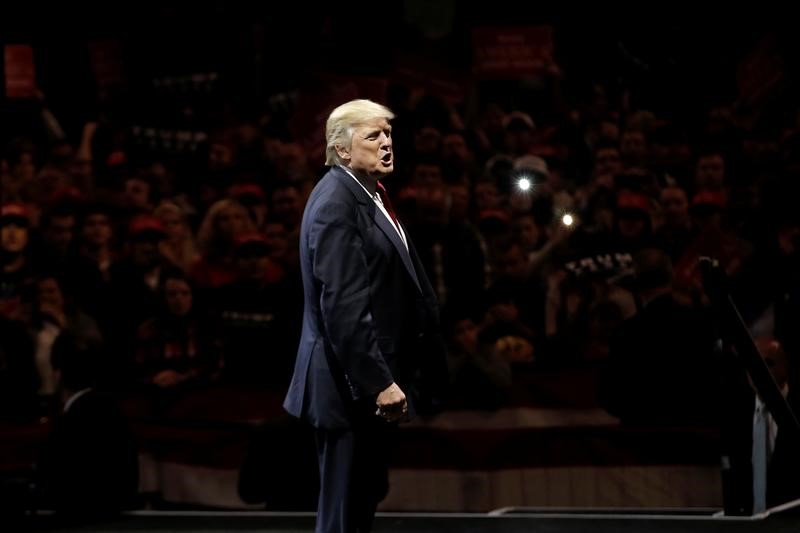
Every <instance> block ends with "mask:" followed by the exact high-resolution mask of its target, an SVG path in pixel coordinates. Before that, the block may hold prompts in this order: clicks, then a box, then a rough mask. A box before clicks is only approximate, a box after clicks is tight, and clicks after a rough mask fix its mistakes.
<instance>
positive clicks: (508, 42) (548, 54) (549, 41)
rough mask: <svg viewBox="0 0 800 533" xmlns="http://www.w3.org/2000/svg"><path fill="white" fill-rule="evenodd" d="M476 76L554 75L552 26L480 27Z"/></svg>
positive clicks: (475, 42) (475, 32)
mask: <svg viewBox="0 0 800 533" xmlns="http://www.w3.org/2000/svg"><path fill="white" fill-rule="evenodd" d="M472 45H473V52H474V59H473V69H474V72H475V75H476V76H479V77H483V78H492V79H519V78H529V77H535V76H540V75H542V74H548V73H551V72H554V71H555V69H556V68H557V67H556V63H555V59H554V58H553V29H552V28H551V27H550V26H531V27H517V28H476V29H474V30H473V31H472Z"/></svg>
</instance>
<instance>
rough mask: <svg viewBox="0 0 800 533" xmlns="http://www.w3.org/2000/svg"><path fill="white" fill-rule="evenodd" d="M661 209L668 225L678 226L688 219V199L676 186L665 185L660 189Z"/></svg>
mask: <svg viewBox="0 0 800 533" xmlns="http://www.w3.org/2000/svg"><path fill="white" fill-rule="evenodd" d="M661 209H663V211H664V222H665V223H666V224H667V225H668V226H680V225H683V224H686V222H687V221H688V220H689V201H688V200H687V198H686V193H685V192H684V190H683V189H680V188H678V187H667V188H666V189H664V190H663V191H661Z"/></svg>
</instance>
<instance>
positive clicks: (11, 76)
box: [5, 44, 36, 98]
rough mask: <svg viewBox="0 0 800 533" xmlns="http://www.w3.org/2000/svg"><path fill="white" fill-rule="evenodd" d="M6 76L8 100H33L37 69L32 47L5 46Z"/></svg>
mask: <svg viewBox="0 0 800 533" xmlns="http://www.w3.org/2000/svg"><path fill="white" fill-rule="evenodd" d="M5 76H6V97H7V98H33V97H34V96H35V95H36V69H35V68H34V66H33V48H31V46H30V45H27V44H7V45H6V46H5Z"/></svg>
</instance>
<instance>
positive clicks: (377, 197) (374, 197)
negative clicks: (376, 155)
mask: <svg viewBox="0 0 800 533" xmlns="http://www.w3.org/2000/svg"><path fill="white" fill-rule="evenodd" d="M339 166H340V167H341V168H342V170H344V171H345V172H347V173H348V174H349V175H350V177H351V178H353V179H354V180H356V183H358V184H359V185H360V186H361V188H362V189H364V192H365V193H367V194H368V195H369V196H370V197H372V201H373V202H375V205H376V206H377V207H378V209H380V210H381V213H383V216H385V217H386V220H388V221H389V223H390V224H391V225H392V227H393V228H394V229H395V231H397V234H398V235H399V236H400V240H401V241H403V244H404V245H405V247H406V251H408V241H406V234H405V232H404V231H403V228H402V227H401V226H400V223H399V221H398V223H397V224H395V223H394V220H392V217H391V215H389V212H388V211H387V210H386V207H385V206H384V205H383V200H381V195H380V194H379V193H378V190H377V189H376V190H375V194H372V193H370V192H369V191H368V190H367V188H366V187H364V184H363V183H361V182H360V181H359V180H358V178H357V177H356V175H355V174H353V172H352V171H351V170H350V169H349V168H347V167H345V166H342V165H339Z"/></svg>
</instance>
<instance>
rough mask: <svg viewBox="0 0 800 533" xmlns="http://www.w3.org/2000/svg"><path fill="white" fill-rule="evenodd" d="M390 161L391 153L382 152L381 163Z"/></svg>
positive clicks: (385, 163)
mask: <svg viewBox="0 0 800 533" xmlns="http://www.w3.org/2000/svg"><path fill="white" fill-rule="evenodd" d="M391 162H392V153H391V152H386V153H385V154H383V157H381V163H383V164H384V165H388V164H390V163H391Z"/></svg>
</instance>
